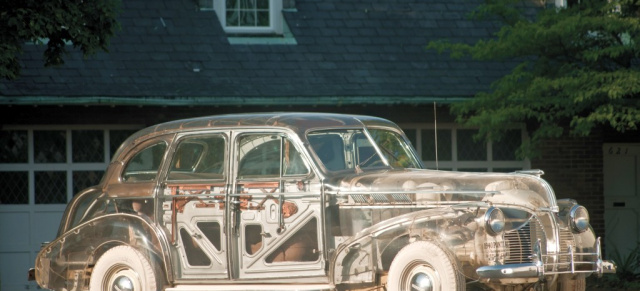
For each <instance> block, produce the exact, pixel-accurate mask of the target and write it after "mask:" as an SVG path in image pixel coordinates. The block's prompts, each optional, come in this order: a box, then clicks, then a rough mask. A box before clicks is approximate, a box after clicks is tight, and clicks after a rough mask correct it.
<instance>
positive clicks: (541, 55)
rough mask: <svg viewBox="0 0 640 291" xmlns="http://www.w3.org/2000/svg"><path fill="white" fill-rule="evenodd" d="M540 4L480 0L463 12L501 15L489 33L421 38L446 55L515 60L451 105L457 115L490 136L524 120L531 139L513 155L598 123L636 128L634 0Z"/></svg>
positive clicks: (637, 7)
mask: <svg viewBox="0 0 640 291" xmlns="http://www.w3.org/2000/svg"><path fill="white" fill-rule="evenodd" d="M542 4H543V5H539V6H537V7H534V6H532V2H529V1H525V2H521V1H518V0H487V1H485V3H484V4H483V5H481V6H480V7H478V8H477V9H476V10H475V11H474V12H473V13H472V15H471V16H472V17H475V18H482V19H486V20H493V21H501V22H502V23H503V24H504V25H503V26H502V28H501V29H500V30H499V31H498V32H496V34H495V37H493V38H491V39H484V40H480V41H478V42H476V43H475V44H471V45H469V44H464V43H451V42H448V41H446V40H439V41H434V42H431V43H429V45H428V48H430V49H435V50H437V51H438V52H441V53H442V52H444V51H448V52H449V53H450V55H451V57H453V58H461V57H467V56H470V57H472V58H473V59H476V60H512V61H517V62H519V65H517V66H515V68H514V69H513V70H512V71H511V72H510V73H509V74H507V75H505V76H504V77H502V78H501V79H499V80H497V81H495V82H494V83H493V84H492V87H491V88H492V89H491V91H490V92H482V93H479V94H477V96H476V97H475V98H472V99H470V100H469V101H468V102H461V103H457V104H454V105H453V106H452V112H453V113H454V114H456V115H457V117H458V121H459V122H461V123H463V124H466V125H469V126H474V127H479V128H480V132H479V137H482V138H485V139H493V140H499V139H500V138H501V136H502V134H503V133H504V132H505V130H507V129H508V128H509V126H510V125H513V124H514V123H526V124H527V126H528V128H529V129H530V131H531V140H530V143H529V144H525V145H523V146H522V147H521V149H520V150H521V152H520V155H521V156H523V155H524V156H532V155H533V154H534V149H535V147H536V145H537V143H539V142H540V141H541V140H542V139H545V138H553V137H559V136H561V135H564V134H570V135H575V136H587V135H589V134H590V132H591V130H592V129H593V128H594V127H596V126H600V125H605V126H610V127H611V128H613V129H615V130H617V131H619V132H625V131H629V130H638V127H639V125H640V18H639V16H640V2H636V1H631V0H611V1H607V0H581V1H579V3H577V4H574V5H571V6H570V7H569V8H564V9H563V8H556V7H554V6H546V4H544V3H542ZM532 12H534V13H532ZM566 128H569V129H570V130H569V131H568V132H566V130H565V129H566Z"/></svg>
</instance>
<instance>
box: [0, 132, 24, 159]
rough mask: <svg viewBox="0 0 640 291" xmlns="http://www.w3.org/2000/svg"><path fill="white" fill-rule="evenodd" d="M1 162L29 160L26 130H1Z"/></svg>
mask: <svg viewBox="0 0 640 291" xmlns="http://www.w3.org/2000/svg"><path fill="white" fill-rule="evenodd" d="M0 145H2V146H0V163H27V162H28V161H29V160H28V159H29V156H28V147H29V143H28V142H27V131H26V130H2V131H0Z"/></svg>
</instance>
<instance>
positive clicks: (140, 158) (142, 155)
mask: <svg viewBox="0 0 640 291" xmlns="http://www.w3.org/2000/svg"><path fill="white" fill-rule="evenodd" d="M166 148H167V145H166V144H164V143H159V144H155V145H152V146H150V147H148V148H146V149H144V150H142V151H140V152H139V153H137V154H136V155H135V156H134V157H133V158H131V160H130V161H129V163H128V165H127V168H126V170H125V171H124V180H125V181H151V180H153V179H155V178H156V175H157V174H158V168H160V164H161V163H162V158H163V157H164V151H165V149H166Z"/></svg>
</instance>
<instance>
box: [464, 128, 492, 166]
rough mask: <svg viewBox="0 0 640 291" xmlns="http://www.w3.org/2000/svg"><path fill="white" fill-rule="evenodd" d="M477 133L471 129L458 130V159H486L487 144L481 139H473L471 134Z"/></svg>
mask: <svg viewBox="0 0 640 291" xmlns="http://www.w3.org/2000/svg"><path fill="white" fill-rule="evenodd" d="M476 133H478V131H477V130H473V129H459V130H458V136H457V138H458V142H457V145H458V160H459V161H486V160H487V145H486V144H485V143H484V142H482V141H477V142H476V141H475V140H474V139H473V135H475V134H476Z"/></svg>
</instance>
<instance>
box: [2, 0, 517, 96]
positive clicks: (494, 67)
mask: <svg viewBox="0 0 640 291" xmlns="http://www.w3.org/2000/svg"><path fill="white" fill-rule="evenodd" d="M196 2H197V1H186V0H184V1H179V0H165V1H161V0H124V1H123V3H122V13H121V15H120V17H119V20H120V24H121V27H122V30H121V31H119V32H118V33H117V35H116V36H115V37H114V38H113V39H112V40H111V45H110V48H109V51H110V52H109V53H102V52H101V53H99V54H97V55H95V56H93V57H90V58H89V59H86V60H83V58H82V56H81V55H80V54H79V53H77V52H75V53H72V54H70V55H69V56H67V57H66V64H65V65H63V66H61V67H57V68H43V66H42V63H43V62H42V57H41V54H42V50H43V48H42V47H37V46H29V45H26V46H25V53H24V55H23V64H24V68H23V71H22V76H21V77H20V78H19V79H17V80H14V81H1V82H0V95H2V96H4V97H0V101H3V103H5V104H6V103H11V102H16V100H20V99H21V98H13V99H11V98H7V97H12V96H18V97H20V96H22V97H23V98H27V97H29V98H30V99H29V100H32V101H30V102H34V103H37V102H45V101H43V100H49V101H50V100H51V99H52V98H50V97H74V98H76V97H83V99H82V100H83V102H86V100H89V99H86V97H92V98H95V99H93V100H94V102H101V101H100V100H102V101H103V102H113V101H108V100H114V97H115V98H123V99H122V100H128V101H129V102H132V103H137V102H140V103H145V102H153V101H154V100H155V101H156V102H157V101H158V100H165V101H167V100H168V101H173V102H178V103H179V102H181V101H184V102H185V103H200V102H210V101H211V100H212V99H211V98H210V97H217V98H218V99H215V100H219V101H220V102H222V101H223V100H227V101H228V102H231V103H232V102H253V101H252V100H254V101H256V100H260V98H263V99H264V98H267V99H268V100H272V99H269V98H276V97H278V98H281V99H277V100H282V101H283V102H286V100H287V98H294V99H295V100H297V101H298V102H302V103H305V102H309V103H313V102H320V101H319V100H323V99H322V98H325V99H324V100H334V101H336V100H346V99H348V98H351V97H360V98H365V101H366V100H388V101H389V102H393V100H394V98H397V97H403V98H404V99H402V100H409V101H410V100H413V99H416V100H418V99H421V98H422V99H425V98H427V99H428V98H451V97H463V98H466V97H470V96H473V95H474V94H475V93H476V92H478V91H480V90H487V89H488V88H489V84H490V82H492V81H493V80H495V79H497V78H498V77H499V76H501V75H502V74H504V73H505V72H506V70H507V69H508V67H507V65H506V64H503V63H495V62H476V61H470V60H452V59H450V58H449V56H448V55H447V54H442V55H439V54H438V53H437V52H435V51H432V50H426V49H425V47H426V44H427V43H428V42H429V41H431V40H436V39H442V38H446V39H450V40H453V41H465V42H473V41H475V40H477V39H478V38H480V37H486V36H488V35H490V33H491V32H492V31H495V30H496V27H497V26H496V24H494V23H491V22H480V21H472V20H469V19H467V14H468V13H469V12H470V11H471V10H472V9H473V8H474V7H475V5H476V4H475V3H477V2H475V1H469V0H432V1H425V0H391V1H382V0H380V1H370V0H352V1H348V0H296V2H295V8H296V9H295V11H289V10H287V11H284V12H283V15H284V18H285V19H286V22H287V24H288V26H289V28H290V30H291V32H292V34H293V36H294V37H295V40H296V42H297V44H296V45H230V44H229V41H228V40H227V36H226V35H225V33H224V32H223V30H222V27H221V25H220V23H219V21H218V19H217V17H216V14H215V12H213V11H198V9H196V7H195V3H196ZM196 68H197V69H196ZM125 97H126V98H129V97H134V98H135V99H125ZM53 99H55V98H53ZM7 100H13V101H7ZM24 100H26V99H24ZM38 100H40V101H38ZM273 100H276V99H273ZM398 100H400V99H398ZM160 102H164V101H160ZM332 102H333V101H332ZM402 102H404V101H402Z"/></svg>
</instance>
